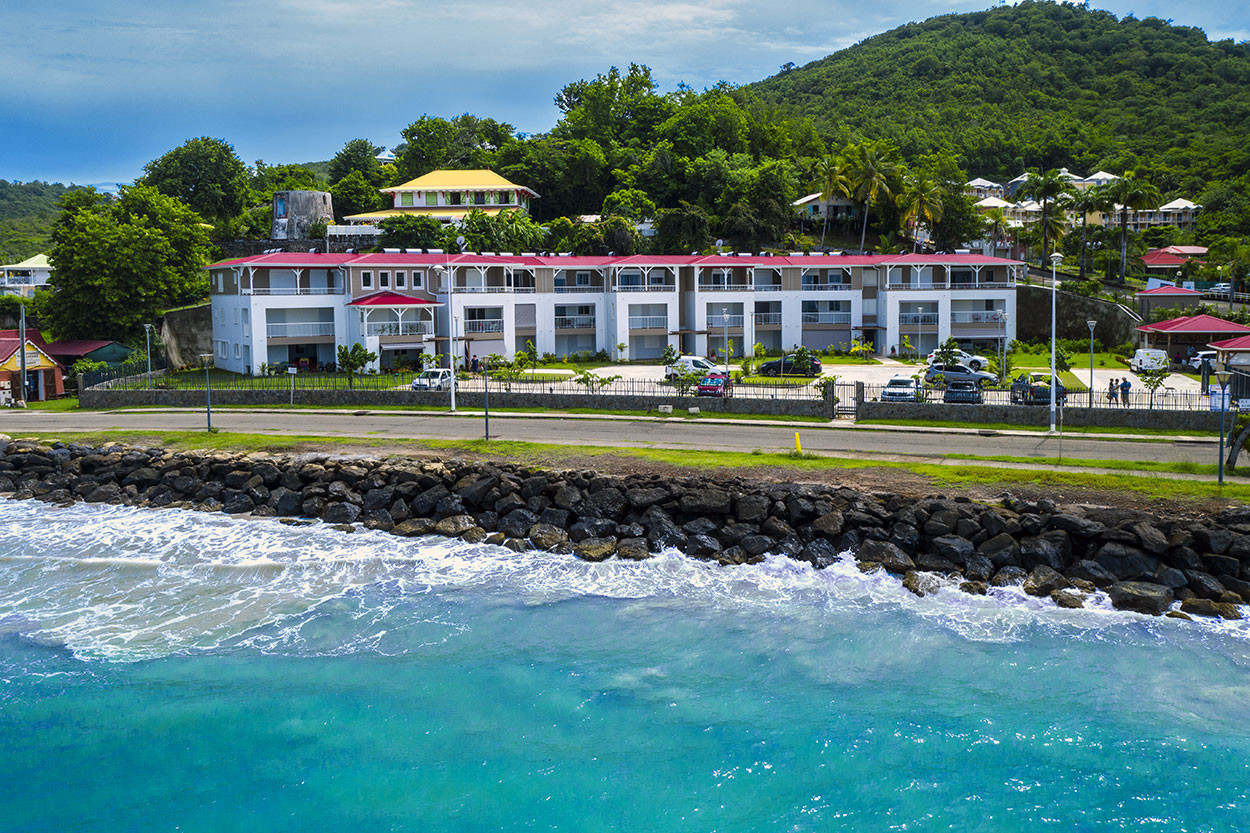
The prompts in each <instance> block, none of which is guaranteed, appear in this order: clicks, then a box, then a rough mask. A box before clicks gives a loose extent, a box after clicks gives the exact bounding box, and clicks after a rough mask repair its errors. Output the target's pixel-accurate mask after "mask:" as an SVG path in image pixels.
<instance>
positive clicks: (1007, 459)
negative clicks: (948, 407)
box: [945, 454, 1219, 474]
mask: <svg viewBox="0 0 1250 833" xmlns="http://www.w3.org/2000/svg"><path fill="white" fill-rule="evenodd" d="M945 456H946V459H948V460H970V461H973V462H977V461H988V462H995V463H1025V464H1037V465H1042V466H1075V467H1078V468H1093V469H1118V470H1122V471H1167V472H1175V473H1177V474H1217V473H1218V472H1219V466H1217V465H1216V464H1215V463H1168V462H1161V461H1158V460H1095V459H1086V458H1077V457H1063V458H1059V457H1018V456H1012V455H1009V454H991V455H984V456H983V455H978V454H947V455H945Z"/></svg>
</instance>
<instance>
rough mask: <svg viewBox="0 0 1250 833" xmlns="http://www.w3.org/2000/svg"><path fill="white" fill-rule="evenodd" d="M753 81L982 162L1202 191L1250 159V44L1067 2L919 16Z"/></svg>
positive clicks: (806, 111)
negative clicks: (1133, 176) (1248, 134)
mask: <svg viewBox="0 0 1250 833" xmlns="http://www.w3.org/2000/svg"><path fill="white" fill-rule="evenodd" d="M1182 12H1183V7H1178V14H1179V13H1182ZM748 89H750V90H752V91H754V92H755V93H756V94H757V95H759V96H760V97H761V98H763V99H764V100H766V101H769V102H773V103H775V104H778V105H781V106H782V107H783V108H785V109H789V110H792V111H794V112H797V113H801V114H803V115H809V116H811V117H812V118H813V119H814V120H815V121H816V122H817V126H818V127H819V128H820V129H821V130H822V132H827V133H832V134H835V135H843V136H845V137H847V138H850V137H851V136H854V135H863V136H867V137H869V138H889V139H892V140H894V141H895V143H896V144H897V145H898V147H899V149H900V150H901V151H902V153H903V155H904V156H905V157H909V158H910V157H914V156H916V155H918V154H921V153H926V152H930V151H933V150H938V149H947V150H950V151H953V152H955V153H956V154H957V155H958V157H959V158H960V160H961V161H962V163H963V166H964V168H965V169H966V170H967V171H968V172H969V173H971V174H973V175H982V176H990V177H999V178H1010V177H1013V176H1015V175H1016V174H1018V173H1020V172H1021V171H1022V170H1024V169H1025V168H1026V167H1038V168H1042V169H1046V168H1052V167H1061V166H1067V167H1069V168H1071V169H1072V170H1073V171H1076V172H1081V173H1092V172H1093V171H1095V170H1097V169H1099V168H1105V169H1106V170H1108V171H1112V172H1117V173H1118V172H1120V171H1123V170H1127V169H1132V168H1137V169H1138V170H1139V172H1141V173H1145V174H1147V175H1149V176H1150V177H1151V179H1152V180H1153V181H1154V182H1155V183H1156V184H1157V185H1159V187H1160V188H1161V189H1163V190H1164V191H1165V192H1166V191H1174V190H1175V191H1181V192H1187V193H1192V194H1198V193H1199V192H1201V191H1202V189H1203V185H1204V184H1205V182H1207V181H1209V180H1211V179H1224V178H1234V177H1236V176H1238V175H1241V174H1243V173H1244V172H1245V171H1246V170H1247V168H1248V167H1250V164H1248V163H1250V148H1248V147H1247V143H1246V142H1245V129H1246V126H1247V125H1248V124H1250V46H1248V45H1247V44H1245V43H1240V44H1238V43H1234V42H1233V41H1230V40H1226V41H1218V42H1211V41H1209V40H1208V39H1207V37H1206V35H1205V34H1204V33H1203V32H1202V31H1201V30H1200V29H1195V28H1188V27H1182V26H1173V25H1171V24H1169V23H1168V22H1165V21H1163V20H1159V19H1157V18H1145V19H1143V20H1138V19H1136V18H1133V17H1126V18H1124V19H1122V20H1120V19H1117V18H1116V17H1115V15H1113V14H1111V13H1110V12H1105V11H1097V10H1088V9H1085V8H1083V7H1079V6H1072V5H1068V4H1064V3H1054V2H1032V1H1030V2H1023V3H1020V4H1019V5H1017V6H1004V7H998V8H994V9H990V10H988V11H982V12H972V13H968V14H952V15H944V16H941V17H935V18H932V19H930V20H926V21H924V22H923V23H911V24H908V25H906V26H901V27H899V28H897V29H893V30H891V31H889V32H885V33H883V34H880V35H876V36H875V37H871V38H868V39H866V40H864V41H861V42H860V43H859V44H856V45H855V46H853V47H850V48H848V49H844V50H841V51H840V52H836V53H834V54H833V55H830V56H828V57H826V58H823V59H821V60H819V61H815V62H813V63H810V64H808V65H806V66H803V67H800V68H795V69H790V70H789V71H783V72H781V73H780V74H778V75H775V76H773V77H771V78H769V79H767V80H765V81H761V82H759V83H756V84H753V85H750V87H748Z"/></svg>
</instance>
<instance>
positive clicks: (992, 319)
mask: <svg viewBox="0 0 1250 833" xmlns="http://www.w3.org/2000/svg"><path fill="white" fill-rule="evenodd" d="M951 323H952V324H993V325H994V326H995V327H998V326H1001V325H1002V323H1003V313H1002V311H1001V310H982V311H979V312H952V313H951Z"/></svg>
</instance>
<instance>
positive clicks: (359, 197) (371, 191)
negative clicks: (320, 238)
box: [330, 171, 382, 220]
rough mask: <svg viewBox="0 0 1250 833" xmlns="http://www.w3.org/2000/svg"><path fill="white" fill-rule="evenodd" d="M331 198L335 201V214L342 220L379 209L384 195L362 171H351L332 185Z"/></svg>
mask: <svg viewBox="0 0 1250 833" xmlns="http://www.w3.org/2000/svg"><path fill="white" fill-rule="evenodd" d="M330 198H331V200H332V201H333V202H334V215H335V216H336V217H337V218H338V219H340V220H342V219H343V218H344V217H350V216H352V215H353V214H365V213H367V212H369V211H377V210H378V209H379V208H381V206H382V195H381V194H380V193H378V189H377V188H375V187H374V186H372V185H370V184H369V182H368V181H367V180H366V179H365V177H364V174H362V173H361V172H360V171H351V172H350V173H348V174H347V175H346V176H345V177H343V178H342V179H340V180H339V181H338V182H336V183H334V184H333V185H331V186H330Z"/></svg>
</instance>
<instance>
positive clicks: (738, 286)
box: [699, 283, 755, 292]
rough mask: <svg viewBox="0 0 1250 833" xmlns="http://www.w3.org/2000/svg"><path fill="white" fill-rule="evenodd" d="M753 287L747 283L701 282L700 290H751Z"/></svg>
mask: <svg viewBox="0 0 1250 833" xmlns="http://www.w3.org/2000/svg"><path fill="white" fill-rule="evenodd" d="M754 289H755V287H754V286H753V285H752V284H749V283H701V284H699V291H700V292H752V291H754Z"/></svg>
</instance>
